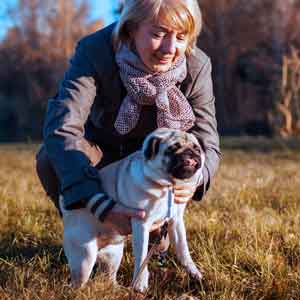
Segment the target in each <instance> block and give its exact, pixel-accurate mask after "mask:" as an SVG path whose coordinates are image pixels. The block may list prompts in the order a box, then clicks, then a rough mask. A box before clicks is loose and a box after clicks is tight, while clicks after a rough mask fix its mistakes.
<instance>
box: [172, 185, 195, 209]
mask: <svg viewBox="0 0 300 300" xmlns="http://www.w3.org/2000/svg"><path fill="white" fill-rule="evenodd" d="M197 186H198V185H197V184H189V185H178V184H177V185H175V186H174V200H175V203H178V204H183V203H187V202H188V201H189V200H191V199H192V198H193V196H194V194H195V192H196V189H197Z"/></svg>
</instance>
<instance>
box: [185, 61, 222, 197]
mask: <svg viewBox="0 0 300 300" xmlns="http://www.w3.org/2000/svg"><path fill="white" fill-rule="evenodd" d="M188 100H189V102H190V104H191V105H192V108H193V111H194V114H195V116H196V122H195V125H194V127H193V128H191V130H190V132H191V133H193V134H194V135H195V136H196V137H197V139H198V140H199V141H200V144H202V145H203V146H204V150H205V165H204V170H203V177H204V180H203V183H202V184H201V185H200V186H199V187H198V188H197V190H196V193H195V194H194V197H193V199H194V200H198V201H200V200H201V199H202V197H203V196H204V195H205V193H206V192H207V190H208V189H209V186H210V182H211V180H212V178H213V176H214V175H215V173H216V170H217V168H218V165H219V161H220V155H221V153H220V147H219V135H218V132H217V121H216V110H215V97H214V93H213V84H212V77H211V62H210V59H209V58H208V57H206V60H205V62H204V64H203V65H202V67H201V69H200V71H199V72H198V74H197V76H196V78H195V80H194V83H193V86H192V90H191V93H190V95H189V97H188Z"/></svg>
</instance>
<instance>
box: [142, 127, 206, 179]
mask: <svg viewBox="0 0 300 300" xmlns="http://www.w3.org/2000/svg"><path fill="white" fill-rule="evenodd" d="M143 152H144V156H145V159H146V163H148V164H150V165H151V167H152V168H156V169H157V170H158V169H160V170H161V171H163V172H165V173H168V174H169V175H171V176H172V177H174V178H176V179H188V178H190V177H192V176H193V175H194V174H195V173H196V171H197V170H198V169H199V168H200V167H203V162H204V151H203V147H201V145H200V144H199V142H198V140H197V139H196V138H195V136H194V135H192V134H190V133H187V132H183V131H180V130H175V129H169V128H159V129H157V130H155V131H154V132H152V133H151V134H150V135H149V136H148V137H147V138H146V139H145V142H144V145H143Z"/></svg>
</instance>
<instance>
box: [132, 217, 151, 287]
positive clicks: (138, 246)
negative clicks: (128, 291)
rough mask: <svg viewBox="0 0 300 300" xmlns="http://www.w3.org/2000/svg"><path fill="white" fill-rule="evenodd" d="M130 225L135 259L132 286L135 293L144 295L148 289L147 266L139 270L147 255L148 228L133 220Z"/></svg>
mask: <svg viewBox="0 0 300 300" xmlns="http://www.w3.org/2000/svg"><path fill="white" fill-rule="evenodd" d="M131 224H132V241H133V245H132V246H133V254H134V259H135V262H134V275H133V284H134V289H135V290H136V291H138V292H141V293H144V292H145V291H146V290H147V288H148V280H149V271H148V267H147V265H146V266H145V268H144V269H143V270H141V267H142V264H143V262H144V260H145V259H146V257H147V254H148V244H149V226H147V225H146V224H145V223H144V222H143V221H141V220H138V219H134V218H133V219H132V221H131Z"/></svg>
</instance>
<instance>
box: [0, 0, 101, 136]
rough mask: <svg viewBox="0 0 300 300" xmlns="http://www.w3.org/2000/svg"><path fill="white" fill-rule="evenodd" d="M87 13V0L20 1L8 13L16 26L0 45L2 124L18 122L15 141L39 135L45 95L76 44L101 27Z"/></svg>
mask: <svg viewBox="0 0 300 300" xmlns="http://www.w3.org/2000/svg"><path fill="white" fill-rule="evenodd" d="M88 14H89V6H88V5H87V2H86V1H84V0H82V1H75V0H56V1H53V0H19V2H18V5H17V6H16V7H15V8H14V9H13V10H11V11H10V18H11V22H12V23H13V24H14V26H13V27H11V29H10V30H9V31H8V32H7V34H6V36H5V38H4V39H3V41H2V42H1V44H0V63H1V66H2V68H1V70H0V110H2V112H6V113H2V114H0V128H7V126H11V127H12V124H8V123H9V122H11V123H12V122H14V128H15V134H14V138H15V139H21V138H24V137H28V136H30V137H32V138H40V137H41V129H42V122H43V116H44V111H45V106H46V102H47V99H48V98H49V97H51V96H53V95H54V93H55V91H56V89H57V85H58V81H59V80H60V79H61V78H62V75H63V72H64V70H65V68H66V66H67V61H68V58H69V57H70V56H71V54H72V51H73V49H74V47H75V44H76V42H77V41H78V40H79V39H80V38H81V37H82V36H83V35H86V34H88V33H89V32H92V31H95V30H96V29H98V28H100V27H102V25H103V24H102V22H101V21H97V22H90V21H89V18H88ZM7 115H9V116H12V117H10V118H9V119H7V117H6V116H7ZM9 120H11V121H9ZM16 124H17V126H16ZM0 136H1V133H0ZM2 136H4V134H2Z"/></svg>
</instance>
